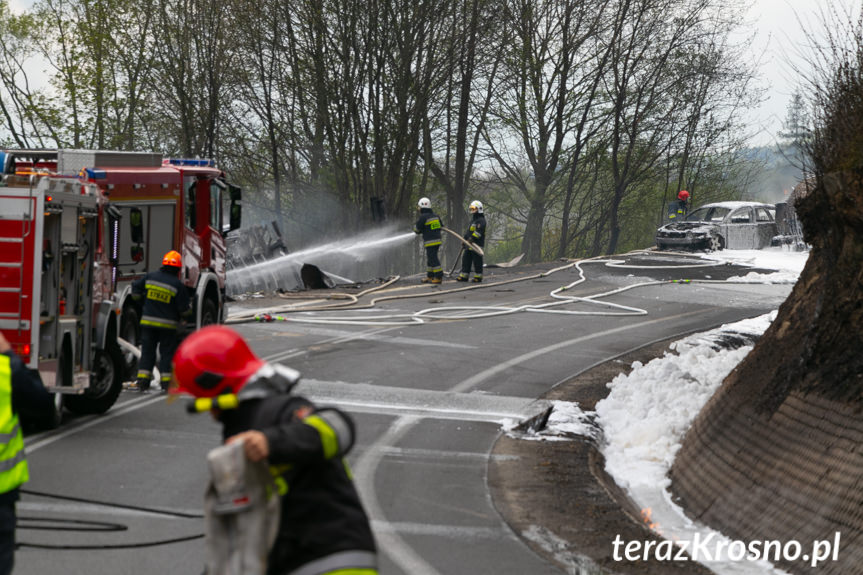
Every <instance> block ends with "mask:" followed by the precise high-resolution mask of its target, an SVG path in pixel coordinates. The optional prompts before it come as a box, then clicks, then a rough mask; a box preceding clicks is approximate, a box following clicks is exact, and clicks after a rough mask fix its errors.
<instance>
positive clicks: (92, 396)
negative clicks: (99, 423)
mask: <svg viewBox="0 0 863 575" xmlns="http://www.w3.org/2000/svg"><path fill="white" fill-rule="evenodd" d="M122 372H123V354H122V353H120V349H119V348H118V347H116V346H111V347H109V348H108V349H107V350H99V351H97V352H96V358H95V366H94V370H93V378H92V382H91V383H90V388H89V389H88V390H87V391H86V392H84V393H83V394H81V395H69V396H67V397H66V398H65V400H64V402H63V403H64V405H65V406H66V409H68V410H69V411H71V412H72V413H77V414H81V415H88V414H100V413H105V412H106V411H108V410H109V409H111V406H112V405H114V403H115V402H116V401H117V397H119V396H120V392H121V391H122V390H123V373H122Z"/></svg>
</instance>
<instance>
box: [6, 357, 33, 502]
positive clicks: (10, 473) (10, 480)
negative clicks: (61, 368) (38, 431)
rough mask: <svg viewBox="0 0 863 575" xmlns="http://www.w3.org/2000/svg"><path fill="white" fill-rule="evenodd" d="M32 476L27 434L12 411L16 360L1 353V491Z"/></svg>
mask: <svg viewBox="0 0 863 575" xmlns="http://www.w3.org/2000/svg"><path fill="white" fill-rule="evenodd" d="M29 479H30V471H29V469H28V467H27V459H26V457H25V453H24V436H23V435H22V434H21V426H20V425H19V423H18V414H16V413H15V412H14V411H12V360H11V359H10V358H9V356H8V355H6V354H0V493H6V492H8V491H11V490H13V489H15V488H16V487H19V486H20V485H21V484H23V483H25V482H26V481H27V480H29Z"/></svg>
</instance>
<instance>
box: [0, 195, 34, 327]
mask: <svg viewBox="0 0 863 575" xmlns="http://www.w3.org/2000/svg"><path fill="white" fill-rule="evenodd" d="M28 206H32V197H31V201H30V202H28ZM29 209H30V208H29V207H28V211H29ZM31 215H32V214H29V213H24V214H20V218H21V232H20V233H18V234H16V235H15V236H11V237H10V236H0V244H4V245H3V246H2V247H0V253H2V254H3V261H0V278H2V281H0V293H2V294H18V296H19V297H14V296H12V297H4V299H9V300H13V299H14V300H15V304H14V305H15V311H8V310H7V311H4V312H0V324H2V325H4V326H12V325H13V324H14V325H15V327H14V328H11V327H7V329H17V330H18V331H21V330H22V329H27V328H28V327H29V326H28V325H27V323H26V322H23V321H22V320H21V312H22V309H21V306H22V301H23V300H22V298H21V297H20V296H21V290H22V289H23V288H24V246H25V242H24V240H25V239H26V238H27V236H29V235H30V234H31V233H33V222H32V220H31ZM2 217H3V216H2V215H0V218H2ZM5 229H9V228H5ZM8 244H12V245H8ZM16 244H17V245H16Z"/></svg>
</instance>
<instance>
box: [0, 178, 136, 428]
mask: <svg viewBox="0 0 863 575" xmlns="http://www.w3.org/2000/svg"><path fill="white" fill-rule="evenodd" d="M29 179H30V182H31V185H28V186H26V187H18V186H8V185H7V186H3V187H0V329H2V330H3V334H4V335H5V336H6V339H8V340H9V342H10V343H11V344H12V346H13V348H14V349H15V351H16V352H17V353H18V355H20V356H21V358H22V359H23V361H24V363H25V364H26V365H27V366H28V367H29V368H31V369H38V370H39V372H40V375H41V376H42V381H43V383H44V384H45V386H46V387H47V388H49V389H50V390H52V391H55V392H56V393H57V398H58V401H57V407H58V408H59V407H60V406H61V404H65V405H66V407H68V408H69V410H70V411H74V412H78V413H102V412H104V411H107V410H108V409H109V408H110V407H111V406H112V405H113V404H114V402H115V401H116V399H117V396H118V395H119V394H120V391H121V389H122V384H123V380H122V378H121V369H122V355H121V353H120V348H119V346H118V343H117V330H116V323H117V322H116V313H115V312H114V310H113V300H112V298H111V291H110V287H111V283H110V268H109V267H108V265H107V264H108V261H107V258H106V257H105V254H104V252H103V250H102V248H101V239H102V238H101V235H102V233H103V232H104V227H103V224H104V222H105V220H104V219H102V216H103V215H104V214H106V213H107V211H106V210H105V206H106V203H107V201H106V200H105V198H104V196H103V195H102V192H101V190H100V189H99V188H98V187H97V186H94V185H92V184H82V183H81V182H80V181H78V180H77V179H71V178H47V177H46V178H36V177H35V176H34V177H32V178H29ZM8 183H9V182H7V184H8ZM56 416H57V417H59V409H58V410H57V414H56ZM58 422H59V419H56V418H55V421H51V422H40V423H47V424H56V423H58Z"/></svg>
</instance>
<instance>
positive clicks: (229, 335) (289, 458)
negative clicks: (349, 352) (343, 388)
mask: <svg viewBox="0 0 863 575" xmlns="http://www.w3.org/2000/svg"><path fill="white" fill-rule="evenodd" d="M299 377H300V374H299V373H298V372H296V371H295V370H293V369H290V368H287V367H285V366H282V365H278V364H270V363H267V362H265V361H263V360H261V359H259V358H258V357H257V356H256V355H255V354H254V353H253V352H252V350H251V349H250V348H249V346H248V344H247V343H246V341H245V340H244V339H243V338H242V337H240V335H239V334H237V333H236V332H235V331H233V330H232V329H230V328H227V327H224V326H217V325H212V326H207V327H204V328H202V329H201V330H199V331H197V332H195V333H193V334H191V335H190V336H189V337H187V338H186V339H185V341H183V343H182V344H181V345H180V347H179V348H178V349H177V353H176V354H175V356H174V367H173V385H172V387H171V393H187V394H190V395H192V396H193V397H194V398H195V399H194V400H193V402H192V403H190V404H189V410H190V411H193V412H198V411H208V410H209V411H211V412H212V414H213V415H214V417H215V418H216V419H217V420H218V421H219V422H220V423H221V424H222V439H223V442H224V444H225V445H224V446H222V447H221V448H217V449H225V448H230V447H232V446H234V447H236V448H237V449H240V450H241V451H240V453H242V454H243V455H244V456H245V457H240V459H241V460H243V461H245V462H246V463H245V464H244V465H248V466H254V465H266V466H269V473H265V474H264V475H265V476H266V478H267V481H271V478H275V486H276V488H277V491H278V493H279V501H278V502H277V503H276V506H275V508H273V507H272V506H270V504H269V503H268V502H267V501H264V499H265V498H261V497H258V498H255V497H253V498H252V500H253V501H257V504H255V505H251V506H250V507H246V508H244V509H242V510H239V511H237V513H236V514H233V515H232V514H230V513H225V512H224V511H222V512H219V513H217V512H216V511H215V510H216V509H219V506H218V504H217V501H218V494H219V487H218V481H219V479H218V474H216V473H214V474H213V480H212V482H211V485H210V487H209V488H208V490H207V501H208V503H205V513H206V517H207V518H206V523H207V526H206V532H207V539H208V540H207V571H206V572H207V573H222V572H223V571H222V570H220V569H221V568H222V567H224V565H227V564H247V563H248V561H250V558H254V557H256V556H257V557H263V556H265V557H266V566H264V567H262V568H261V569H260V572H261V573H267V574H268V575H282V574H288V573H299V572H302V573H307V572H308V573H315V574H319V575H327V574H335V573H351V574H356V575H376V574H377V567H376V565H377V552H376V547H375V542H374V536H373V535H372V530H371V527H370V524H369V520H368V517H367V516H366V513H365V511H364V509H363V506H362V504H361V502H360V498H359V495H358V494H357V491H356V489H355V487H354V484H353V481H352V479H351V474H350V470H349V468H348V465H347V462H346V461H345V459H344V457H345V455H346V454H347V453H348V451H349V450H350V449H351V447H352V446H353V443H354V423H353V420H352V419H351V418H350V417H349V416H348V415H347V414H346V413H344V412H342V411H340V410H338V409H334V408H323V407H317V406H315V405H314V404H312V403H311V402H310V401H309V400H308V399H306V398H304V397H301V396H299V395H294V394H292V393H291V390H292V389H293V387H294V386H295V385H296V383H297V381H298V380H299ZM213 451H216V450H213ZM212 457H213V454H212V452H211V455H210V456H209V457H208V459H211V458H212ZM246 477H254V475H250V474H247V475H246ZM249 483H252V484H254V483H255V482H254V481H253V480H249ZM265 487H266V486H265ZM249 489H253V487H249ZM265 491H266V492H268V493H272V490H265ZM256 492H260V489H259V490H258V491H256ZM222 509H223V508H222ZM274 518H275V521H274ZM273 523H275V525H274V528H273V529H270V526H271V525H273ZM261 525H264V527H261ZM250 533H271V536H270V537H254V536H251V535H250ZM261 545H263V546H264V547H263V549H262V548H261ZM252 560H253V559H252ZM246 572H253V570H251V569H249V570H246V571H244V573H246ZM254 572H257V571H254Z"/></svg>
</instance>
